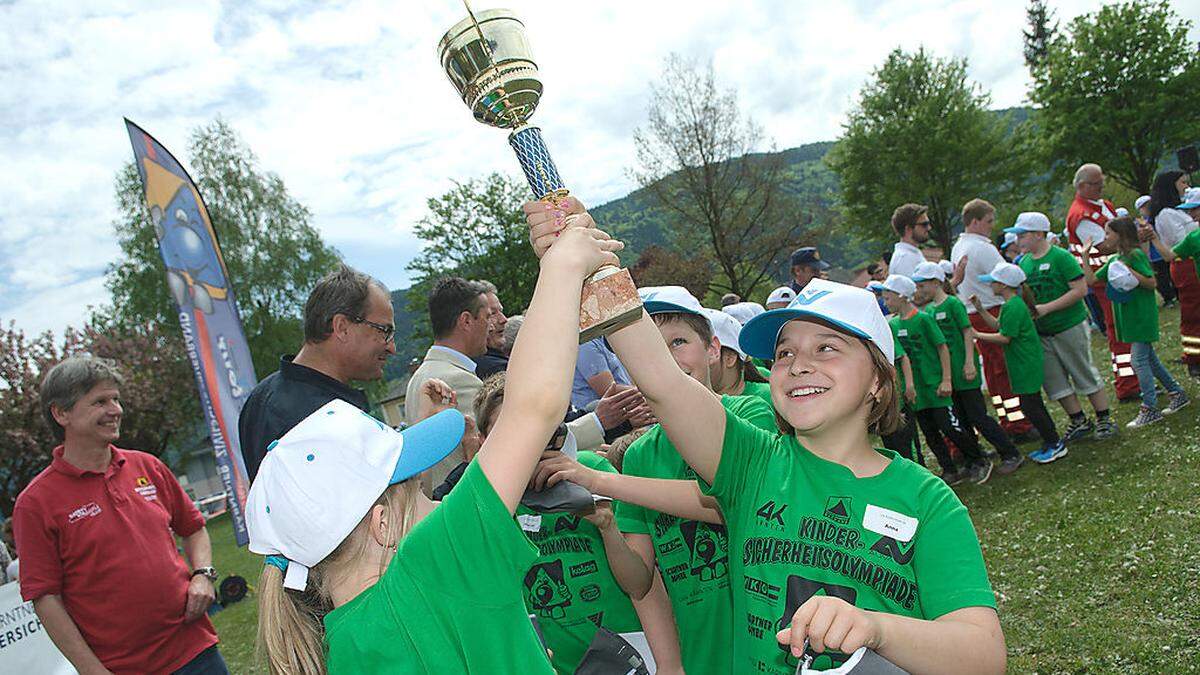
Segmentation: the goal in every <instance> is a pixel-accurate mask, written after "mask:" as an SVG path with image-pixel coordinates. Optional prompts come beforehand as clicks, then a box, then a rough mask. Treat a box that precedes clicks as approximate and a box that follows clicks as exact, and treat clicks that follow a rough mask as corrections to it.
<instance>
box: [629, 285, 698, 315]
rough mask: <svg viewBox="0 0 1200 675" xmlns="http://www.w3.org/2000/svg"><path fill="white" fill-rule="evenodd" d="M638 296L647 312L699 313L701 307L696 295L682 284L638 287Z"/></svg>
mask: <svg viewBox="0 0 1200 675" xmlns="http://www.w3.org/2000/svg"><path fill="white" fill-rule="evenodd" d="M638 297H639V298H641V299H642V306H643V307H645V308H646V313H647V314H665V313H668V312H683V313H685V314H700V315H701V316H703V315H704V314H703V312H701V311H700V310H701V309H703V307H701V306H700V301H699V300H697V299H696V296H694V295H692V293H691V291H689V290H688V289H686V288H684V287H683V286H647V287H646V288H639V289H638Z"/></svg>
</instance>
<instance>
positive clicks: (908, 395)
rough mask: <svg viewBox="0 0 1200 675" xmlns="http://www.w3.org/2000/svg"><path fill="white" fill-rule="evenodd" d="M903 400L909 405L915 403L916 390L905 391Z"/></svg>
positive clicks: (910, 388)
mask: <svg viewBox="0 0 1200 675" xmlns="http://www.w3.org/2000/svg"><path fill="white" fill-rule="evenodd" d="M904 400H905V401H908V402H909V403H910V404H912V403H915V402H916V401H917V390H916V389H913V388H912V387H909V388H908V389H905V390H904Z"/></svg>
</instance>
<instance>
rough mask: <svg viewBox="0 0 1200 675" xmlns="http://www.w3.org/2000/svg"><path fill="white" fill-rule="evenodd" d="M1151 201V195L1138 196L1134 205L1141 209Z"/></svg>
mask: <svg viewBox="0 0 1200 675" xmlns="http://www.w3.org/2000/svg"><path fill="white" fill-rule="evenodd" d="M1149 203H1150V195H1142V196H1141V197H1138V198H1137V200H1136V201H1134V202H1133V207H1134V208H1135V209H1140V208H1142V207H1143V206H1145V205H1147V204H1149Z"/></svg>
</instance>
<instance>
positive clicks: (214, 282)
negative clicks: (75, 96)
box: [125, 120, 257, 546]
mask: <svg viewBox="0 0 1200 675" xmlns="http://www.w3.org/2000/svg"><path fill="white" fill-rule="evenodd" d="M125 126H126V129H127V130H128V132H129V141H130V142H131V143H132V144H133V156H134V160H135V161H136V163H137V170H138V175H139V176H141V178H142V187H143V188H145V193H146V205H147V206H148V207H149V209H150V219H151V221H152V222H153V224H154V236H155V239H156V240H157V241H158V250H159V252H160V253H161V254H162V259H163V264H164V266H165V267H166V273H167V274H166V277H167V288H168V290H169V291H170V293H171V298H172V299H173V300H174V301H175V306H176V309H177V313H178V316H179V326H180V328H181V329H183V340H184V345H185V347H186V348H187V353H188V358H189V359H190V360H191V362H192V370H193V372H194V373H195V375H196V386H197V388H198V389H199V390H200V407H201V408H202V409H203V410H204V416H205V419H206V421H207V423H208V431H209V434H210V437H211V439H212V446H213V452H214V453H215V454H216V459H217V471H218V472H219V473H220V475H221V480H222V482H223V483H224V484H225V494H226V495H227V497H228V505H229V513H230V515H231V516H232V519H233V532H234V535H235V536H236V538H237V543H238V545H239V546H244V545H245V544H246V542H247V541H248V536H247V533H246V520H245V518H244V517H243V509H244V507H245V505H246V493H247V492H248V491H249V489H250V485H249V480H248V478H247V475H246V465H245V463H244V462H243V461H242V453H241V445H240V444H239V442H238V424H237V422H238V414H239V413H240V412H241V410H242V404H243V403H244V402H245V400H246V397H247V396H249V395H250V390H252V389H253V388H254V385H255V384H256V382H257V381H256V379H255V376H254V365H253V363H251V361H250V347H249V345H247V344H246V335H245V333H244V332H243V331H242V320H241V317H240V316H239V315H238V308H237V302H236V301H235V300H234V297H233V288H232V287H231V285H230V283H229V275H228V273H227V272H226V269H225V260H224V259H223V258H222V257H221V248H220V246H219V243H218V242H217V233H216V231H215V230H214V229H213V226H212V221H211V220H210V219H209V217H208V209H207V208H206V207H205V206H204V200H203V199H202V198H201V197H200V191H199V190H197V189H196V184H195V183H193V182H192V179H191V177H189V176H188V174H187V172H186V171H184V170H183V166H182V165H180V163H179V162H178V161H176V159H175V157H173V156H172V155H171V153H169V152H167V149H166V148H164V147H163V146H162V145H161V144H160V143H159V142H158V141H156V140H154V138H153V137H151V136H150V134H148V133H146V132H145V131H143V130H142V128H141V127H139V126H138V125H136V124H134V123H133V122H130V121H129V120H125ZM197 496H201V495H197Z"/></svg>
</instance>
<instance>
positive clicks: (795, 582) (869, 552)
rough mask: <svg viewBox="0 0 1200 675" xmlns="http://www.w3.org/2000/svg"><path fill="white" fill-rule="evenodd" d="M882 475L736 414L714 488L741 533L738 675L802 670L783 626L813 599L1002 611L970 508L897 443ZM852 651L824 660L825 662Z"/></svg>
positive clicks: (896, 607)
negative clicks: (856, 470) (859, 470)
mask: <svg viewBox="0 0 1200 675" xmlns="http://www.w3.org/2000/svg"><path fill="white" fill-rule="evenodd" d="M877 452H879V453H880V454H881V455H883V456H884V457H886V458H887V459H888V460H889V463H888V465H887V467H886V468H885V469H884V470H883V472H882V473H880V474H879V475H877V476H872V477H869V478H857V477H855V476H854V474H853V473H852V472H851V471H850V469H848V468H846V467H845V466H842V465H840V464H835V463H833V462H829V461H826V460H824V459H821V458H820V457H817V456H816V455H814V454H812V453H811V452H809V451H808V450H806V449H805V448H804V447H802V446H801V445H800V444H799V442H797V440H796V437H795V436H792V435H782V434H768V433H764V432H762V431H760V430H758V429H755V428H754V427H752V426H751V425H749V424H747V423H745V422H744V421H742V420H740V419H738V418H737V417H736V416H735V415H729V414H727V415H726V420H725V442H724V446H723V450H722V453H721V462H720V465H719V466H718V468H717V474H716V476H715V478H714V479H713V484H712V487H711V488H708V489H707V490H706V491H707V492H708V493H709V494H711V495H713V496H715V497H716V498H717V501H718V503H719V504H720V506H721V510H722V512H723V513H724V514H725V522H726V524H727V527H728V528H729V539H730V541H729V549H730V550H731V551H734V552H735V555H734V556H733V557H732V559H731V561H730V571H731V573H732V575H733V580H732V581H733V587H734V589H735V591H734V594H733V606H734V617H735V623H734V631H733V652H734V656H733V669H732V672H734V673H772V674H777V675H792V674H793V673H795V672H796V665H797V664H796V659H795V658H793V657H792V656H791V655H790V653H788V652H786V651H785V650H784V649H783V648H782V647H780V646H779V644H778V643H777V642H776V641H775V633H776V631H779V630H782V629H783V628H785V627H786V626H788V625H790V624H791V619H792V615H793V614H795V612H796V610H797V609H798V608H799V607H800V605H802V604H803V603H804V602H805V601H806V600H808V599H809V598H810V597H812V596H813V595H817V594H822V595H832V596H834V597H838V598H841V599H843V600H845V601H846V602H848V603H851V604H853V605H854V606H856V607H860V608H862V609H865V610H870V611H876V612H888V613H890V614H898V615H902V616H908V617H914V618H917V619H928V620H932V619H936V618H938V617H940V616H942V615H944V614H947V613H949V612H953V611H955V610H959V609H963V608H965V607H993V608H994V607H995V606H996V599H995V595H994V594H993V593H992V588H991V584H990V583H989V582H988V576H987V569H986V568H985V567H984V562H983V554H982V552H981V551H980V547H979V539H978V537H977V536H976V534H975V529H974V527H973V526H972V525H971V518H970V516H969V515H968V514H967V509H966V507H964V506H963V504H962V502H960V501H959V499H958V497H957V496H955V494H954V491H953V490H951V489H950V487H949V486H947V485H946V484H945V483H944V482H943V481H942V480H941V479H939V478H936V477H935V476H934V475H933V474H931V473H929V471H927V470H926V469H925V468H924V467H921V466H920V465H918V464H916V463H914V462H910V461H908V460H906V459H904V458H902V457H900V456H898V455H896V454H895V453H894V452H892V451H890V450H877ZM844 659H845V655H836V654H835V655H830V656H829V657H828V660H829V661H832V663H824V661H826V660H827V659H825V658H822V659H818V663H817V664H815V665H817V667H819V668H828V667H829V666H831V665H836V664H839V663H840V662H841V661H843V660H844Z"/></svg>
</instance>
